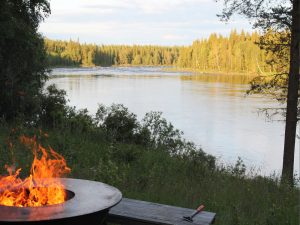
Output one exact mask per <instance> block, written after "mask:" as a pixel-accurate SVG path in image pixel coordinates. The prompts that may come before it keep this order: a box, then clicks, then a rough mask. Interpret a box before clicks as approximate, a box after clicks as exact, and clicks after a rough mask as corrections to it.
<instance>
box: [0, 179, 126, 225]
mask: <svg viewBox="0 0 300 225" xmlns="http://www.w3.org/2000/svg"><path fill="white" fill-rule="evenodd" d="M61 181H62V183H63V184H64V185H65V189H66V190H67V193H68V198H69V200H67V201H65V202H64V203H61V204H57V205H49V206H41V207H23V208H21V207H11V206H0V224H10V225H12V224H30V225H36V224H44V225H45V224H46V225H48V224H49V225H50V224H51V225H52V224H59V225H60V224H70V225H71V224H72V225H73V224H74V225H77V224H102V223H103V222H104V221H105V217H106V215H107V213H108V211H109V209H110V208H111V207H113V206H115V205H116V204H118V203H119V202H120V201H121V199H122V194H121V192H120V191H119V190H118V189H116V188H114V187H112V186H109V185H107V184H103V183H100V182H95V181H88V180H79V179H69V178H64V179H61Z"/></svg>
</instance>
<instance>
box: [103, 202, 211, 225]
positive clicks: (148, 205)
mask: <svg viewBox="0 0 300 225" xmlns="http://www.w3.org/2000/svg"><path fill="white" fill-rule="evenodd" d="M194 212H195V210H194V209H187V208H181V207H175V206H169V205H162V204H157V203H152V202H145V201H139V200H133V199H128V198H123V199H122V201H121V202H120V203H119V204H118V205H116V206H115V207H113V208H112V209H111V210H110V212H109V215H108V222H112V223H117V224H125V225H127V224H130V225H150V224H158V225H209V224H212V223H213V222H214V220H215V216H216V214H215V213H212V212H206V211H203V212H200V213H199V214H198V215H197V216H195V217H194V219H193V222H187V221H184V220H183V216H190V215H192V214H193V213H194Z"/></svg>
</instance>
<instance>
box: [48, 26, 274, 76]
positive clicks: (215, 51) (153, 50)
mask: <svg viewBox="0 0 300 225" xmlns="http://www.w3.org/2000/svg"><path fill="white" fill-rule="evenodd" d="M269 36H271V37H272V36H273V34H272V35H269ZM260 38H261V36H260V34H259V33H257V32H253V33H246V32H244V31H241V32H240V33H238V32H237V31H236V30H233V31H232V32H231V33H230V35H229V36H228V37H225V36H222V35H218V34H216V33H213V34H211V35H210V36H209V37H208V38H207V39H201V40H196V41H194V42H193V43H192V45H190V46H172V47H165V46H151V45H147V46H144V45H133V46H130V45H96V44H80V42H79V41H73V40H70V41H56V40H49V39H45V46H46V51H47V53H48V62H49V64H50V66H52V67H57V66H112V65H153V66H160V65H164V66H177V67H179V68H190V69H195V70H199V71H213V72H243V73H257V72H260V73H261V72H274V71H277V70H278V69H279V68H278V66H276V65H272V64H270V63H269V62H270V61H272V60H273V58H274V57H275V56H274V55H273V54H266V51H265V50H263V49H261V48H260V47H259V46H258V45H257V44H256V43H257V42H258V41H259V40H260Z"/></svg>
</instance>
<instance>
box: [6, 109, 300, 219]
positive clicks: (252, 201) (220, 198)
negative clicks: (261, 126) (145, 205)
mask: <svg viewBox="0 0 300 225" xmlns="http://www.w3.org/2000/svg"><path fill="white" fill-rule="evenodd" d="M123 110H124V108H121V111H120V108H119V109H118V110H117V114H116V113H115V114H114V116H116V115H118V116H120V115H121V114H122V112H123V114H122V116H125V117H126V118H127V119H128V118H131V117H130V115H132V114H126V113H125V114H124V111H123ZM110 112H111V111H110ZM83 115H84V113H82V115H81V117H80V118H79V117H77V119H76V123H77V124H73V125H72V122H74V121H65V123H64V125H63V127H62V126H61V127H58V125H56V127H54V126H52V127H48V128H47V127H45V126H44V127H43V126H40V127H42V128H43V131H44V132H46V133H47V134H48V135H47V136H48V137H46V136H44V135H40V131H39V128H40V127H36V128H32V127H30V128H27V127H24V126H20V125H19V126H16V125H10V124H5V123H2V124H1V125H0V154H1V159H0V162H1V165H5V164H7V163H8V162H12V158H14V159H15V162H16V165H17V167H22V168H23V174H26V171H29V168H30V164H31V160H32V155H31V153H30V150H28V149H26V148H25V147H24V146H22V145H21V144H20V143H19V141H18V137H19V136H20V135H21V134H26V135H28V136H33V135H34V134H36V135H38V140H39V141H40V142H41V143H43V145H44V146H47V145H51V146H52V147H53V148H54V149H55V150H56V151H58V152H59V153H61V154H62V155H63V156H64V157H65V158H66V160H67V162H68V165H69V167H70V168H71V169H72V172H71V174H70V176H71V177H75V178H82V179H90V180H96V181H101V182H105V183H108V184H111V185H114V186H116V187H117V188H119V189H120V190H121V191H122V193H123V195H124V196H125V197H128V198H135V199H141V200H147V201H154V202H159V203H164V204H171V205H176V206H183V207H189V208H196V207H197V206H198V205H199V204H200V203H204V204H205V205H206V210H207V211H213V212H216V213H217V220H216V224H222V225H238V224H251V225H252V224H266V225H267V224H268V225H270V224H274V225H275V224H276V225H277V224H295V225H296V224H299V189H297V188H290V187H287V186H279V185H278V180H277V178H276V177H261V176H255V175H253V174H252V175H251V176H250V175H249V174H246V172H245V167H244V165H243V163H242V162H241V161H238V162H237V163H236V165H232V166H227V167H222V166H216V165H215V163H214V158H213V157H211V156H209V155H206V154H203V153H202V152H201V150H200V151H199V153H197V151H193V149H190V150H187V149H189V148H190V147H189V146H185V145H183V148H184V149H186V150H187V151H185V152H174V151H170V149H174V145H167V144H166V143H167V142H160V143H161V144H159V145H158V144H157V143H159V140H158V139H157V140H156V141H157V142H156V143H152V144H151V145H150V144H149V141H148V142H147V143H148V144H147V143H146V142H137V141H135V139H134V137H131V136H130V135H129V136H127V137H126V139H120V136H118V134H117V133H114V134H113V133H112V132H111V130H109V129H108V128H109V125H108V124H109V121H110V123H112V122H113V120H112V118H114V119H116V117H113V116H111V115H110V116H109V113H108V114H105V115H106V116H104V117H105V118H104V122H103V123H102V125H101V126H91V124H89V122H88V121H87V120H88V117H84V116H83ZM98 116H99V114H98ZM84 118H85V119H84ZM90 119H91V118H90ZM78 121H80V122H78ZM118 121H119V122H120V118H118ZM124 121H125V120H124ZM124 121H122V120H121V122H122V124H124V123H123V122H124ZM156 121H157V120H156ZM90 122H91V121H90ZM160 123H161V124H160V126H168V124H163V123H164V122H163V120H161V121H160ZM104 124H105V126H104ZM162 124H163V125H162ZM152 125H153V124H152ZM16 127H17V129H16ZM114 127H115V126H114ZM169 129H171V128H170V127H169ZM173 131H174V129H173ZM118 132H119V133H120V132H121V133H122V131H121V129H119V131H118ZM126 132H127V131H126ZM127 133H128V132H127ZM129 133H130V132H129ZM170 134H171V133H170ZM170 134H168V135H169V136H170ZM152 135H153V134H152ZM139 137H140V138H141V136H139ZM178 138H179V137H178V136H177V139H176V140H177V141H180V140H179V139H178ZM8 140H10V141H12V143H13V144H14V154H13V155H12V154H11V152H10V151H9V148H8V146H7V144H6V143H7V141H8ZM174 140H175V139H174ZM181 141H182V140H181ZM168 143H170V142H168ZM173 144H174V143H173ZM185 144H186V145H188V143H185ZM3 173H4V170H3V167H2V168H1V174H3Z"/></svg>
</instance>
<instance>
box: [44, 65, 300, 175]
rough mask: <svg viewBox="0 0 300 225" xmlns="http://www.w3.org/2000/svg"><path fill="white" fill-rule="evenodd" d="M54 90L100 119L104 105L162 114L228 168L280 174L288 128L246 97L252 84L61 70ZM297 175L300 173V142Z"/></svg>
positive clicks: (139, 72) (226, 78) (233, 78)
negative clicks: (99, 109) (240, 166)
mask: <svg viewBox="0 0 300 225" xmlns="http://www.w3.org/2000/svg"><path fill="white" fill-rule="evenodd" d="M50 77H51V79H50V80H49V81H48V85H49V84H56V85H57V87H58V88H61V89H64V90H66V93H67V96H68V98H69V100H70V102H69V104H70V105H72V106H76V107H77V108H87V109H88V110H89V112H90V113H92V114H94V113H95V112H96V110H97V107H98V104H99V103H102V104H105V105H107V106H108V105H111V104H112V103H121V104H124V105H125V106H126V107H128V108H129V110H130V111H131V112H133V113H135V114H137V116H138V118H139V119H141V118H142V117H143V116H144V115H145V113H146V112H149V111H161V112H163V116H164V117H165V118H166V119H167V120H168V121H170V122H171V123H172V124H173V125H174V126H175V127H176V128H178V129H180V130H182V131H183V132H184V137H185V138H186V139H188V140H191V141H193V142H194V143H196V144H197V145H199V146H200V147H202V148H203V150H204V151H206V152H208V153H210V154H213V155H215V156H217V157H218V158H219V160H220V161H221V162H224V163H234V162H235V161H236V160H237V158H238V156H240V157H241V158H242V159H243V161H244V162H245V164H246V165H247V166H248V167H252V168H255V169H256V170H258V172H259V173H260V174H265V175H267V174H270V173H272V172H274V171H275V172H276V173H279V172H280V169H281V166H282V155H283V139H284V123H283V122H280V121H270V120H268V119H266V117H265V116H264V115H262V114H260V113H258V109H259V108H269V107H278V103H277V102H274V101H272V100H270V99H267V98H266V97H263V96H257V95H255V96H254V95H250V96H245V91H246V90H247V89H248V82H249V78H247V77H245V76H239V75H205V74H192V73H183V72H172V71H167V70H165V68H162V67H109V68H101V67H95V68H57V69H53V71H52V72H51V75H50ZM295 169H296V171H299V142H298V140H297V142H296V157H295Z"/></svg>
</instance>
